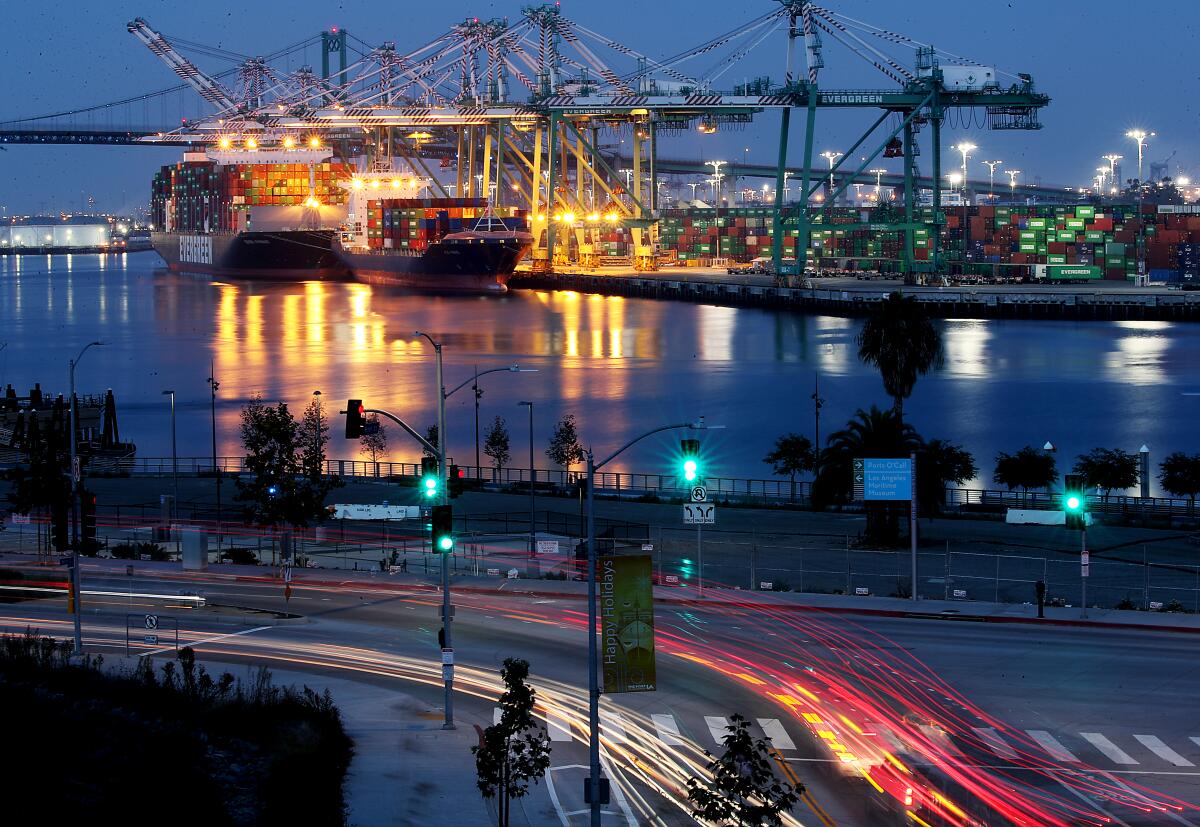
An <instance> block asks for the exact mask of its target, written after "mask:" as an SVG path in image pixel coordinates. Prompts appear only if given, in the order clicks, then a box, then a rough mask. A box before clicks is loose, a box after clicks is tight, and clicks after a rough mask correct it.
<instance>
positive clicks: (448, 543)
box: [438, 537, 454, 551]
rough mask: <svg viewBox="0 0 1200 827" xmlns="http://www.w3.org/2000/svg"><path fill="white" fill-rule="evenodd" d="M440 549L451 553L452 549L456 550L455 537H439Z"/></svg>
mask: <svg viewBox="0 0 1200 827" xmlns="http://www.w3.org/2000/svg"><path fill="white" fill-rule="evenodd" d="M438 548H440V549H441V550H442V551H450V549H452V548H454V538H453V537H439V538H438Z"/></svg>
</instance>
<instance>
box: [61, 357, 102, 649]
mask: <svg viewBox="0 0 1200 827" xmlns="http://www.w3.org/2000/svg"><path fill="white" fill-rule="evenodd" d="M103 344H104V342H88V343H87V344H86V345H84V346H83V349H82V350H80V351H79V354H78V355H77V356H76V357H75V358H74V359H72V360H71V361H70V362H69V363H68V366H69V368H70V374H71V591H72V592H73V593H74V594H73V595H72V597H74V606H75V652H74V654H76V655H82V654H83V621H82V614H83V613H82V611H81V608H82V607H81V606H80V605H79V579H80V578H79V480H80V478H81V477H82V476H83V474H82V472H81V469H80V463H79V455H78V454H77V453H76V446H75V431H76V422H77V420H76V416H77V414H76V413H75V409H76V408H77V407H78V403H77V402H76V400H75V366H76V365H78V364H79V360H80V359H82V358H83V354H85V353H87V352H88V349H89V348H92V347H98V346H102V345H103Z"/></svg>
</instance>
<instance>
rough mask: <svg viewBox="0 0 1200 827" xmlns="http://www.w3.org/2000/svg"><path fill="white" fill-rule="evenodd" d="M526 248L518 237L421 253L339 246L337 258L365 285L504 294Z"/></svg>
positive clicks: (444, 244)
mask: <svg viewBox="0 0 1200 827" xmlns="http://www.w3.org/2000/svg"><path fill="white" fill-rule="evenodd" d="M528 249H529V242H528V241H523V240H521V239H511V238H509V239H502V240H488V241H486V242H482V241H475V242H451V241H442V242H437V243H434V244H430V245H429V247H428V249H427V250H425V251H424V252H422V253H407V252H400V251H391V250H389V251H379V252H374V253H368V252H355V251H351V250H346V249H338V250H337V255H338V258H339V259H340V260H341V261H342V263H343V264H345V265H346V267H348V268H349V270H350V271H351V273H353V274H354V278H355V279H357V280H358V281H361V282H363V283H365V284H373V285H380V286H386V287H403V288H407V289H410V290H419V291H423V292H434V293H504V292H506V291H507V290H508V286H507V282H508V279H509V276H511V275H512V273H513V270H515V269H516V267H517V262H518V261H520V260H521V257H522V256H523V255H524V254H525V252H526V251H527V250H528Z"/></svg>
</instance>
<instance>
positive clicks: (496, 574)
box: [487, 569, 500, 577]
mask: <svg viewBox="0 0 1200 827" xmlns="http://www.w3.org/2000/svg"><path fill="white" fill-rule="evenodd" d="M487 573H488V577H499V576H500V569H488V570H487Z"/></svg>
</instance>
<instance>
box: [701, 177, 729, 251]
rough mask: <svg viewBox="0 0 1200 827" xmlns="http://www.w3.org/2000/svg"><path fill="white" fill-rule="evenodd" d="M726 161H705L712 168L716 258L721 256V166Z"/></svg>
mask: <svg viewBox="0 0 1200 827" xmlns="http://www.w3.org/2000/svg"><path fill="white" fill-rule="evenodd" d="M726 163H728V162H727V161H705V162H704V165H705V166H710V167H712V168H713V181H714V184H713V206H714V207H715V208H716V211H717V216H716V218H717V255H716V256H715V257H716V258H721V167H723V166H725V164H726Z"/></svg>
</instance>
